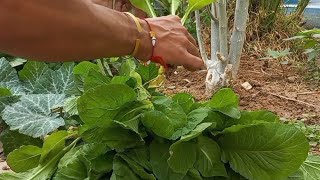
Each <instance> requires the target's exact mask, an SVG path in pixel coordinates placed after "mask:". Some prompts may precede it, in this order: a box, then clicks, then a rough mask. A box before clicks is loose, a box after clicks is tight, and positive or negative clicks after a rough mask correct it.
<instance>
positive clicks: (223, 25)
mask: <svg viewBox="0 0 320 180" xmlns="http://www.w3.org/2000/svg"><path fill="white" fill-rule="evenodd" d="M218 5H219V8H218V11H219V12H218V13H219V32H220V33H219V36H220V56H221V58H222V59H221V60H222V61H223V63H222V64H223V65H224V67H223V68H225V66H226V65H227V64H228V62H227V60H226V58H228V53H229V50H228V15H227V0H219V3H218Z"/></svg>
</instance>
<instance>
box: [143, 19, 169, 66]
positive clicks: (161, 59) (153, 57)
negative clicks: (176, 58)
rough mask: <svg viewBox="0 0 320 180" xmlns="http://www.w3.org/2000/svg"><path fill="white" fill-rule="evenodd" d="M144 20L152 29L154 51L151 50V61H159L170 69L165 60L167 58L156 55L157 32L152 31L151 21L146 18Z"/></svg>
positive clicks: (151, 36)
mask: <svg viewBox="0 0 320 180" xmlns="http://www.w3.org/2000/svg"><path fill="white" fill-rule="evenodd" d="M143 20H144V21H146V23H147V24H148V26H149V29H150V38H151V43H152V51H151V57H150V61H152V62H154V63H158V64H160V65H162V66H163V67H164V68H165V69H168V64H167V63H166V62H165V60H164V59H163V58H162V57H161V56H155V55H154V50H155V48H156V44H157V38H156V33H155V32H154V31H152V28H151V25H150V23H149V22H148V21H147V20H146V19H143Z"/></svg>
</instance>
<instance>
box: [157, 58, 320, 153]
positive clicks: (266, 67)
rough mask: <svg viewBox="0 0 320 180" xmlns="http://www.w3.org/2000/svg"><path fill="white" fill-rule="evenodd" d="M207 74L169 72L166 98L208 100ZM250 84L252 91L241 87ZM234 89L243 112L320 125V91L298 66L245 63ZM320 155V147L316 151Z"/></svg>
mask: <svg viewBox="0 0 320 180" xmlns="http://www.w3.org/2000/svg"><path fill="white" fill-rule="evenodd" d="M205 77H206V71H198V72H189V71H187V70H185V69H183V68H177V70H176V71H175V72H169V73H168V75H167V81H166V82H165V85H164V86H165V87H164V89H163V91H164V92H165V93H166V94H174V93H178V92H188V93H191V94H192V95H194V96H195V98H196V100H206V99H208V98H209V97H208V96H207V95H206V92H205V84H204V79H205ZM245 82H248V83H249V84H250V85H251V86H252V89H250V90H246V89H245V88H243V87H242V86H241V85H242V84H243V83H245ZM232 86H233V89H234V90H235V91H236V93H238V94H239V96H240V107H241V109H243V110H259V109H267V110H270V111H272V112H274V113H276V114H278V115H279V116H280V117H281V119H282V120H285V121H289V120H295V121H304V122H305V123H306V124H319V123H320V88H319V87H318V86H317V85H315V84H312V83H311V82H308V81H306V80H305V79H304V73H303V71H301V69H300V68H298V67H297V65H296V64H295V63H290V62H289V63H288V64H287V65H280V63H279V62H278V61H276V60H273V61H271V60H270V61H259V60H257V59H256V58H254V57H243V58H242V59H241V65H240V71H239V75H238V80H236V81H235V82H233V85H232ZM312 151H314V152H315V153H317V154H320V147H314V148H313V150H312Z"/></svg>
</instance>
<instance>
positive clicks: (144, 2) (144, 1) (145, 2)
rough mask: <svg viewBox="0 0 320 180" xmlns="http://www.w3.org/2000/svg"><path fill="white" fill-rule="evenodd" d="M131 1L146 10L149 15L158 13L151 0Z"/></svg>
mask: <svg viewBox="0 0 320 180" xmlns="http://www.w3.org/2000/svg"><path fill="white" fill-rule="evenodd" d="M130 2H131V4H132V5H133V6H135V7H136V8H139V9H141V10H142V11H144V12H146V13H147V14H148V15H149V17H156V13H155V11H154V9H153V7H152V5H151V2H150V0H130Z"/></svg>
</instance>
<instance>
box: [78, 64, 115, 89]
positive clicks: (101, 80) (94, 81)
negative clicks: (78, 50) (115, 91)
mask: <svg viewBox="0 0 320 180" xmlns="http://www.w3.org/2000/svg"><path fill="white" fill-rule="evenodd" d="M110 82H111V78H110V77H108V76H105V75H103V74H101V73H100V72H99V71H97V70H95V69H91V70H90V71H89V73H88V75H87V76H86V77H85V79H84V84H83V85H84V91H88V90H90V89H93V88H96V87H98V86H101V85H107V84H110Z"/></svg>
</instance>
